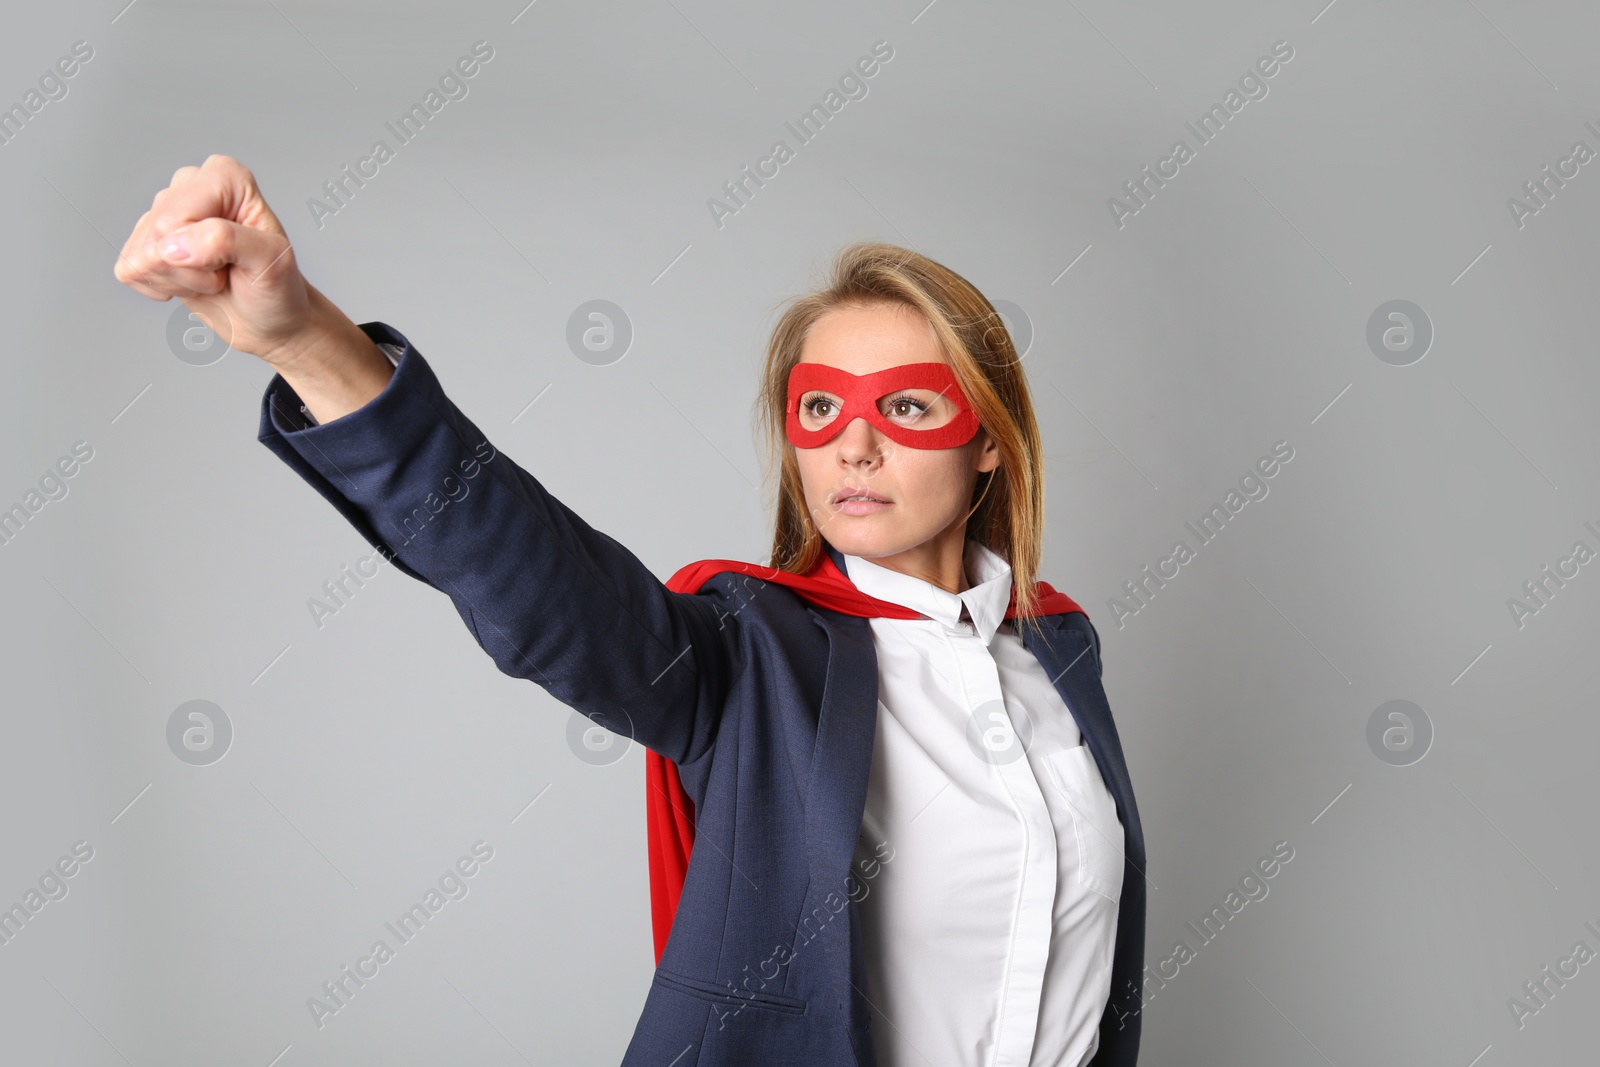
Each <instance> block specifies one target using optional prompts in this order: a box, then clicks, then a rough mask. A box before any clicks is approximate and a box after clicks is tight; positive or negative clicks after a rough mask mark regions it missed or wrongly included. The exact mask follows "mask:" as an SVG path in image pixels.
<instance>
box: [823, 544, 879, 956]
mask: <svg viewBox="0 0 1600 1067" xmlns="http://www.w3.org/2000/svg"><path fill="white" fill-rule="evenodd" d="M828 552H829V554H830V555H832V556H833V561H834V563H835V564H837V565H838V567H839V569H840V570H844V559H843V557H842V556H841V555H840V553H839V552H838V550H837V549H835V548H833V547H832V546H831V545H830V546H828ZM808 610H809V611H810V612H811V615H812V617H813V618H814V619H815V620H816V623H817V625H818V626H820V627H821V628H822V631H823V632H824V633H825V634H827V635H828V664H827V673H826V674H825V676H824V681H823V690H822V707H821V710H820V711H819V713H818V716H817V743H816V747H815V748H814V749H813V750H812V756H811V773H810V779H809V782H808V783H807V786H806V797H805V820H806V847H807V851H808V853H809V860H810V866H811V876H812V879H813V882H814V884H815V885H816V886H817V887H818V891H817V894H816V897H815V899H814V901H813V903H812V907H815V906H816V905H817V904H819V903H821V902H822V901H823V900H825V899H826V898H827V896H828V894H829V893H830V892H832V893H837V894H838V896H839V898H840V899H841V900H848V893H849V886H848V884H847V878H848V877H849V874H850V871H851V868H852V866H853V864H854V862H855V850H856V840H857V838H858V837H859V836H860V834H861V818H862V814H863V813H864V812H865V810H866V806H867V781H868V778H869V777H870V775H871V771H872V749H873V743H874V739H875V737H876V731H877V725H878V657H877V652H876V651H875V650H874V649H873V645H872V629H871V627H870V626H869V625H868V624H867V620H866V619H864V618H859V617H857V616H853V615H844V614H841V613H839V612H835V611H829V610H826V609H821V608H814V607H813V608H808ZM839 917H841V918H843V920H844V921H843V922H842V923H841V924H840V925H841V929H839V930H829V929H824V930H823V932H822V933H821V934H820V935H819V936H820V937H821V938H822V941H823V948H824V951H826V952H827V954H828V955H829V957H830V958H831V959H833V961H834V967H835V970H834V971H833V973H835V974H838V975H850V974H853V973H854V966H853V965H854V961H853V960H852V958H851V947H852V946H851V944H850V922H849V917H848V915H846V914H845V913H844V911H843V910H841V912H840V913H839ZM831 925H832V924H831V923H830V926H831Z"/></svg>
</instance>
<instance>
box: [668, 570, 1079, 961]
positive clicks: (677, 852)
mask: <svg viewBox="0 0 1600 1067" xmlns="http://www.w3.org/2000/svg"><path fill="white" fill-rule="evenodd" d="M730 570H731V571H740V572H742V573H745V574H749V575H752V576H754V577H756V578H760V579H762V580H763V581H768V582H776V583H778V584H780V585H785V586H788V587H789V588H790V589H793V590H794V591H795V592H796V593H798V594H799V595H800V596H801V597H802V598H803V599H804V600H806V601H807V602H808V603H810V604H812V605H814V606H816V607H819V608H827V609H828V610H830V611H837V612H840V613H842V614H845V615H856V616H860V617H863V618H890V619H916V618H921V617H922V613H921V612H918V611H914V610H912V609H911V608H908V607H905V606H904V605H901V604H895V603H892V602H890V601H887V600H879V599H878V598H877V597H874V596H869V595H868V594H866V593H863V592H861V590H859V589H857V588H856V587H855V584H854V583H853V582H851V581H850V578H849V576H848V575H846V574H845V573H844V572H843V571H841V570H840V569H839V568H838V566H836V565H835V564H834V562H833V559H832V557H831V556H829V555H828V554H827V553H823V555H822V558H821V559H820V560H819V561H818V563H817V565H816V566H814V567H812V568H811V570H810V571H809V572H808V573H806V574H791V573H789V572H788V571H780V570H774V569H773V568H771V567H763V566H760V565H758V564H754V563H743V562H740V561H739V560H732V559H702V560H699V561H697V562H694V563H691V564H689V565H688V566H686V567H683V568H682V569H681V570H679V571H678V573H676V574H674V575H673V576H672V577H671V578H670V579H668V580H667V583H666V585H667V588H668V589H670V590H672V591H673V592H674V593H698V592H699V591H700V587H701V586H702V585H704V584H705V583H706V582H707V581H708V580H710V579H711V578H712V577H713V576H714V575H717V574H721V573H722V572H723V571H730ZM1034 589H1035V592H1036V595H1037V597H1038V607H1037V608H1036V609H1035V611H1034V612H1033V614H1035V615H1065V614H1070V613H1072V612H1075V611H1076V612H1083V613H1084V614H1088V613H1087V612H1084V611H1083V609H1082V608H1080V607H1079V606H1078V604H1077V602H1076V601H1074V600H1073V599H1072V598H1071V597H1069V596H1067V594H1065V593H1058V592H1056V590H1055V589H1053V588H1051V586H1050V583H1049V582H1037V583H1036V584H1035V586H1034ZM1016 600H1017V597H1016V590H1015V589H1013V590H1012V593H1011V603H1010V606H1008V607H1007V608H1006V614H1005V617H1006V618H1008V619H1010V618H1015V617H1016V615H1017V610H1016V606H1017V605H1016ZM644 761H645V765H644V770H645V808H646V818H647V824H646V830H647V835H646V837H647V845H648V848H649V851H650V916H651V922H652V929H653V932H654V934H655V948H656V963H657V964H660V962H661V954H662V953H663V952H664V951H666V947H667V935H668V934H669V933H670V932H671V931H672V919H673V916H674V915H676V914H677V912H678V899H679V898H680V897H681V896H682V895H683V881H684V877H685V875H686V874H687V873H688V870H689V856H690V854H691V853H692V852H693V851H694V801H692V800H691V799H690V798H689V794H688V793H687V792H685V791H684V788H683V784H682V783H681V782H680V781H679V779H678V766H677V764H675V763H673V762H672V761H671V760H669V759H667V758H666V757H664V756H662V755H661V754H660V753H657V752H655V751H653V750H651V749H645V753H644Z"/></svg>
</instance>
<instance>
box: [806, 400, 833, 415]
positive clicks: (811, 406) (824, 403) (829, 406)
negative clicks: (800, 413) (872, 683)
mask: <svg viewBox="0 0 1600 1067" xmlns="http://www.w3.org/2000/svg"><path fill="white" fill-rule="evenodd" d="M818 408H823V409H825V410H822V411H819V410H817V409H818ZM805 409H806V411H808V412H809V413H810V414H811V415H812V416H813V417H815V418H819V419H825V418H827V417H828V416H829V415H830V414H832V413H833V401H832V400H829V399H828V398H827V397H825V396H814V397H812V398H811V399H810V400H807V401H806V402H805Z"/></svg>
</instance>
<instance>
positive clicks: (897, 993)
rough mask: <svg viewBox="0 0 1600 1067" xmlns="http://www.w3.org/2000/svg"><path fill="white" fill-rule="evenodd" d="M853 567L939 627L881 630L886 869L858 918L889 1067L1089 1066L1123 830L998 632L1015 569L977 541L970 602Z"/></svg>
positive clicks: (870, 843) (856, 577)
mask: <svg viewBox="0 0 1600 1067" xmlns="http://www.w3.org/2000/svg"><path fill="white" fill-rule="evenodd" d="M844 558H845V564H846V573H847V574H848V575H849V577H850V580H851V581H852V582H853V583H854V584H855V586H856V587H857V588H858V589H860V590H861V591H862V592H865V593H869V594H871V595H872V596H875V597H878V598H880V599H883V600H889V601H893V602H894V603H897V604H903V605H905V606H906V607H910V608H913V609H915V610H917V611H919V612H921V613H923V615H924V616H926V617H925V618H919V619H871V620H869V622H870V624H871V627H872V637H873V645H874V646H875V648H876V650H877V654H878V699H879V703H878V725H877V733H876V738H875V741H874V748H873V755H872V772H871V777H870V779H869V782H868V790H867V804H866V812H865V815H864V816H863V819H862V824H861V836H860V838H859V840H858V842H857V847H856V859H857V867H856V869H857V870H858V871H875V872H876V873H875V875H874V877H872V878H871V879H870V880H865V879H863V881H864V884H865V885H867V886H868V887H869V889H868V891H867V893H866V896H865V897H862V898H860V901H859V905H858V907H859V909H860V916H861V923H862V934H863V936H864V949H865V953H866V968H867V974H868V980H869V983H870V988H869V989H868V990H866V991H865V992H866V993H867V995H868V996H869V997H870V998H871V1000H872V1002H873V1005H874V1007H875V1008H876V1009H877V1011H876V1012H875V1014H874V1016H873V1039H874V1044H875V1047H876V1051H877V1055H878V1062H879V1063H880V1064H881V1065H882V1067H980V1065H981V1067H1081V1065H1082V1064H1086V1063H1088V1062H1089V1060H1090V1058H1091V1057H1093V1055H1094V1053H1095V1051H1096V1049H1098V1047H1099V1044H1100V1035H1099V1023H1100V1017H1101V1015H1102V1013H1103V1012H1104V1011H1105V1006H1106V1000H1107V998H1108V997H1109V996H1110V993H1111V957H1112V949H1113V947H1114V943H1115V940H1116V929H1117V910H1118V899H1119V898H1120V896H1121V892H1122V876H1123V828H1122V823H1121V821H1120V820H1119V819H1118V818H1117V813H1116V803H1115V801H1114V800H1113V799H1112V797H1111V794H1110V792H1109V791H1108V790H1107V789H1106V787H1105V783H1104V782H1103V781H1102V780H1101V778H1100V771H1099V768H1098V766H1097V765H1096V764H1095V761H1094V756H1093V754H1092V753H1090V752H1089V751H1088V749H1086V748H1085V747H1084V746H1083V739H1082V736H1081V735H1080V734H1079V732H1078V726H1077V723H1076V721H1075V720H1074V719H1073V716H1072V713H1071V711H1070V710H1069V709H1068V708H1067V705H1066V703H1065V702H1064V701H1063V700H1062V699H1061V695H1060V694H1059V693H1057V692H1056V689H1055V686H1054V685H1053V684H1051V679H1050V678H1049V677H1048V675H1047V674H1046V673H1045V670H1044V667H1043V666H1042V665H1041V664H1040V663H1039V660H1038V658H1037V657H1035V656H1034V655H1033V653H1031V652H1029V651H1028V650H1027V649H1026V648H1025V647H1023V644H1022V639H1021V638H1020V637H1019V636H1018V635H1017V634H1016V632H1015V626H1014V624H1013V623H1011V622H1004V623H1002V619H1003V617H1004V615H1005V610H1006V604H1007V601H1008V599H1009V597H1010V593H1011V567H1010V565H1009V564H1007V563H1006V561H1005V560H1004V559H1003V558H1001V557H1000V556H999V555H998V554H997V553H995V552H993V551H991V550H990V549H988V548H986V547H984V546H982V545H980V544H978V543H977V542H976V541H968V542H967V548H966V553H965V559H964V564H965V567H966V573H967V575H968V578H969V582H970V583H971V588H969V589H966V590H965V591H963V592H961V593H959V594H957V593H951V592H948V591H946V590H943V589H940V588H939V587H937V586H935V585H932V584H931V583H929V582H925V581H922V580H921V579H919V578H913V577H911V576H909V575H905V574H901V573H900V572H898V571H893V570H890V569H888V568H886V567H881V566H879V565H877V564H875V563H873V562H871V561H870V560H867V559H863V558H859V557H856V556H849V555H847V556H845V557H844ZM963 608H965V609H966V613H967V614H968V615H970V621H964V620H963V618H962V616H963ZM880 846H883V847H880ZM891 850H892V851H891ZM885 856H888V857H890V858H889V860H888V862H882V861H883V859H884V857H885ZM873 860H877V861H878V863H877V866H876V867H874V866H872V865H871V861H873ZM858 877H859V876H858Z"/></svg>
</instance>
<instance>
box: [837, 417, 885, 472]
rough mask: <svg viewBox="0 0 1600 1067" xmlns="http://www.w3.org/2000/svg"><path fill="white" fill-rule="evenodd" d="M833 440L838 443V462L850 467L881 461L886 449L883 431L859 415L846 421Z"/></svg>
mask: <svg viewBox="0 0 1600 1067" xmlns="http://www.w3.org/2000/svg"><path fill="white" fill-rule="evenodd" d="M834 440H835V441H837V443H838V448H839V462H841V463H843V464H846V465H848V466H852V467H855V466H861V465H862V464H867V465H876V464H877V463H880V462H882V460H883V456H884V454H885V451H886V449H885V448H884V445H885V444H886V442H887V439H886V438H885V437H884V435H883V433H882V432H881V431H879V429H878V428H877V427H876V426H874V425H872V423H870V422H868V421H867V420H866V418H865V417H864V416H861V415H857V416H856V417H855V418H853V419H851V420H850V421H849V422H848V423H846V424H845V427H844V429H842V430H840V431H839V436H838V437H837V438H835V439H834Z"/></svg>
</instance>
